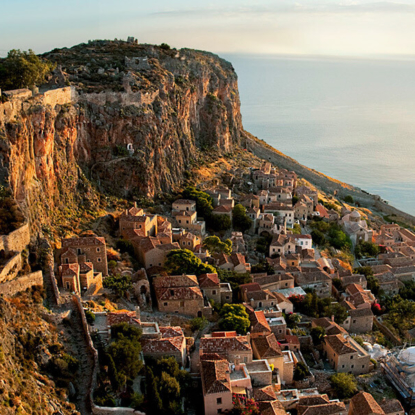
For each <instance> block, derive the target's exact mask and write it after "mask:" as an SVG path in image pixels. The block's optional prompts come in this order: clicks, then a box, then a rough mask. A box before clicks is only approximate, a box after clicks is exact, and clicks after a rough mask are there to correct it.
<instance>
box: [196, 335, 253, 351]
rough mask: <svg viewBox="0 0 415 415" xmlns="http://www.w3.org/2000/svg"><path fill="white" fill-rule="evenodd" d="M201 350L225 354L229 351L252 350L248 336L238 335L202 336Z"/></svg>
mask: <svg viewBox="0 0 415 415" xmlns="http://www.w3.org/2000/svg"><path fill="white" fill-rule="evenodd" d="M200 350H201V351H202V352H203V354H204V353H218V354H219V355H223V354H224V353H225V354H226V353H228V352H237V351H243V352H249V351H252V348H251V345H250V343H249V341H248V337H247V336H236V337H202V338H201V339H200Z"/></svg>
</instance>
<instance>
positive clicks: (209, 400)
mask: <svg viewBox="0 0 415 415" xmlns="http://www.w3.org/2000/svg"><path fill="white" fill-rule="evenodd" d="M247 180H248V186H250V190H252V192H250V193H249V194H233V192H232V190H231V189H229V188H227V187H224V186H218V187H215V188H213V189H206V191H202V190H199V189H195V188H189V189H186V190H185V191H184V193H183V196H182V198H180V199H176V200H175V201H174V202H173V203H172V206H171V211H170V214H168V215H164V216H163V215H159V214H154V213H150V212H146V209H143V208H141V207H140V206H137V204H135V205H134V206H132V207H131V208H127V209H125V211H123V212H120V214H119V216H118V230H117V236H118V240H117V243H116V245H115V246H114V247H108V246H107V243H106V240H105V238H103V237H100V236H97V235H95V234H93V233H92V232H91V233H90V234H88V235H86V236H80V237H73V238H67V239H64V240H63V241H62V248H61V250H60V251H59V252H57V254H56V255H55V259H57V261H58V264H57V265H56V267H55V268H56V277H57V282H58V285H59V287H60V291H61V295H63V296H64V295H70V294H73V293H76V294H78V295H80V296H82V301H83V307H84V310H85V313H86V317H87V320H88V323H89V324H88V329H89V332H90V335H91V337H92V339H93V341H94V346H95V347H96V349H97V350H98V351H99V353H107V354H108V353H109V354H111V352H110V351H109V349H108V348H111V347H114V346H113V344H114V343H117V342H120V339H121V340H125V338H124V336H125V337H128V335H131V333H130V332H129V330H128V327H129V328H130V330H132V332H134V330H135V329H139V331H137V333H139V344H140V354H139V355H140V360H141V363H140V368H141V369H140V370H135V371H131V372H130V373H129V374H128V372H129V371H130V369H128V368H121V367H116V368H115V369H113V370H115V372H116V373H117V374H118V375H120V374H123V375H124V376H125V379H124V381H120V380H118V383H117V382H114V381H113V380H112V379H111V376H114V374H112V375H111V373H110V371H109V369H108V364H103V363H102V362H101V360H102V359H101V356H100V362H101V363H100V368H99V382H98V387H97V390H96V391H95V395H94V397H95V400H96V402H99V403H100V404H101V405H102V406H114V404H115V403H116V404H117V405H118V404H119V402H120V401H121V398H120V394H119V392H120V391H122V390H124V392H125V390H126V385H127V384H128V382H131V384H132V383H133V384H134V387H133V390H134V391H135V392H137V393H138V394H142V395H144V396H145V397H146V399H149V400H152V401H151V402H153V404H154V405H156V406H157V405H159V410H160V411H161V409H162V408H164V406H163V405H166V402H160V396H161V392H160V391H158V390H157V389H160V388H162V385H161V384H160V385H159V386H154V385H155V383H154V377H153V372H157V371H159V372H160V370H161V369H160V367H162V368H164V367H165V366H166V365H167V366H171V365H173V366H175V367H176V370H175V374H174V373H173V372H174V371H170V372H169V371H168V370H167V369H166V370H165V371H162V372H160V375H159V378H155V379H158V380H159V382H163V381H164V382H165V381H166V380H165V379H164V376H165V377H166V378H167V377H168V378H169V379H170V381H171V382H170V384H169V385H170V386H169V387H170V390H169V393H167V394H165V395H164V396H167V397H169V400H170V401H171V402H170V407H169V408H170V409H169V410H170V411H172V412H170V413H176V411H177V413H180V408H185V409H186V411H187V412H188V413H201V412H198V411H199V410H200V408H201V400H202V399H203V410H204V413H205V414H206V415H213V414H218V413H241V414H245V413H260V414H267V415H268V414H279V415H282V414H285V413H299V414H304V413H306V412H307V414H310V413H327V414H346V413H348V414H350V415H355V414H356V415H357V414H359V415H360V414H371V413H376V414H396V415H397V414H403V413H404V406H405V410H408V409H409V408H410V407H411V406H412V405H413V404H414V403H415V398H414V397H413V392H414V390H415V378H414V377H413V373H414V371H415V347H409V346H410V342H411V340H410V339H411V330H413V329H414V327H415V323H414V322H413V315H410V313H411V311H407V310H405V311H401V310H400V309H399V306H400V307H401V309H402V308H403V306H402V304H398V305H396V304H394V301H392V300H391V298H396V297H394V296H396V295H398V294H399V293H401V292H402V291H405V290H406V291H409V290H410V289H411V288H412V287H413V286H414V284H415V282H414V281H415V234H414V233H412V232H411V231H409V230H408V229H406V228H403V227H401V226H400V225H397V224H393V223H391V224H386V223H384V224H380V225H379V224H377V225H376V227H371V226H370V223H371V222H370V221H369V220H368V218H367V217H364V216H362V215H364V214H363V213H361V210H360V209H357V208H355V207H353V201H352V200H347V202H348V203H344V204H341V203H339V202H338V201H337V200H336V199H334V198H333V199H332V200H331V201H327V200H322V199H320V195H319V192H318V191H317V190H315V189H314V188H312V187H308V186H306V185H303V184H301V183H300V181H299V179H298V178H297V175H296V174H295V173H294V172H292V171H287V170H283V169H279V170H278V169H277V168H275V167H273V166H272V165H271V164H270V163H268V162H264V163H263V165H262V166H261V168H260V169H257V170H254V169H251V176H250V177H248V179H247ZM208 230H209V233H208ZM344 252H348V253H349V259H350V252H353V253H355V254H356V257H353V256H352V259H350V260H349V262H348V257H347V255H346V254H344ZM131 258H132V259H133V261H131ZM399 298H400V297H399ZM405 298H406V299H408V298H410V297H404V299H405ZM109 299H111V300H112V301H109ZM401 300H402V299H401ZM402 301H404V300H402ZM396 302H398V301H396ZM114 304H117V306H115V307H114ZM385 311H386V313H385ZM412 311H413V310H412ZM405 312H406V313H407V314H406V315H405V316H403V315H400V316H398V317H395V318H396V319H397V320H399V321H401V320H400V319H399V318H401V319H402V318H407V319H408V320H410V321H411V322H412V325H411V327H406V328H404V327H400V326H399V324H398V323H393V320H391V319H388V315H391V314H396V313H398V314H399V313H400V314H402V313H405ZM391 322H392V324H391ZM133 328H134V329H133ZM120 332H122V333H124V335H121V336H120V334H119V333H120ZM128 333H129V334H128ZM134 333H135V332H134ZM105 348H107V352H105ZM114 348H115V347H114ZM120 356H121V357H120ZM122 356H123V355H122V353H121V354H120V352H119V351H118V355H117V353H115V354H114V355H113V364H114V362H115V366H117V360H122ZM172 359H173V360H172ZM127 362H128V359H126V362H125V363H124V365H127V364H129V363H127ZM160 362H162V363H160ZM163 362H164V363H163ZM168 362H170V363H168ZM146 365H148V367H151V369H152V372H151V375H150V376H149V374H148V373H149V372H150V370H147V371H144V370H143V369H142V367H143V366H146ZM158 365H159V366H158ZM167 366H166V367H167ZM178 370H180V371H181V372H180V373H183V374H182V375H181V376H183V378H184V379H187V380H186V381H183V379H181V378H180V379H176V377H177V376H178V375H177V373H178ZM144 372H146V374H143V373H144ZM161 375H162V376H163V380H162V379H161ZM179 377H180V376H179ZM385 377H386V378H387V379H388V381H387V382H386V381H385ZM128 378H129V380H128ZM173 378H174V379H173ZM359 378H361V379H362V380H359V381H358V382H357V381H356V379H359ZM140 379H141V380H140ZM365 379H368V381H365ZM126 381H127V383H125V382H126ZM186 382H188V383H191V384H192V388H194V387H196V388H197V389H198V392H194V391H193V392H192V394H193V395H194V396H193V397H183V396H182V395H181V394H180V393H179V392H178V390H180V387H181V388H184V387H186V386H185V384H186ZM151 383H152V384H151ZM114 384H117V386H116V387H114ZM123 385H124V386H123ZM379 385H381V386H379ZM130 386H131V385H130ZM153 386H154V389H155V390H150V389H151V388H152V387H153ZM381 387H382V388H384V390H385V393H384V394H379V393H378V389H380V388H381ZM130 389H131V388H130ZM171 389H174V390H171ZM386 391H387V392H388V393H389V395H388V394H387V393H386ZM195 396H196V397H197V396H200V397H201V398H202V399H200V401H199V407H198V406H197V404H195V403H194V402H192V399H193V400H194V399H195ZM382 397H383V400H382ZM350 398H351V399H350ZM375 398H376V399H375ZM385 398H386V399H385ZM111 402H113V404H111ZM402 404H403V405H404V406H402ZM197 408H199V409H197ZM232 411H233V412H232ZM293 411H294V412H293ZM154 413H157V412H154Z"/></svg>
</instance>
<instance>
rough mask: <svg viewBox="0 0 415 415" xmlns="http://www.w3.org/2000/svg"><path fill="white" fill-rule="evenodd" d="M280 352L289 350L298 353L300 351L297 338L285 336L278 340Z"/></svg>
mask: <svg viewBox="0 0 415 415" xmlns="http://www.w3.org/2000/svg"><path fill="white" fill-rule="evenodd" d="M279 343H280V347H281V350H291V351H292V352H299V351H300V349H301V343H300V339H299V338H298V336H295V335H286V336H285V337H284V339H282V340H280V342H279Z"/></svg>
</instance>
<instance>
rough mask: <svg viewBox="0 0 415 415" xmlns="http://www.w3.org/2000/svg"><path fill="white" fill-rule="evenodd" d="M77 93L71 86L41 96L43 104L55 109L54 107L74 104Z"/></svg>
mask: <svg viewBox="0 0 415 415" xmlns="http://www.w3.org/2000/svg"><path fill="white" fill-rule="evenodd" d="M76 100H77V93H76V89H75V87H73V86H67V87H65V88H58V89H51V90H50V91H46V92H45V93H44V94H43V103H44V104H45V105H50V106H51V107H52V108H55V107H56V105H65V104H69V103H70V102H76Z"/></svg>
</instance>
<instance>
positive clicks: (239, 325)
mask: <svg viewBox="0 0 415 415" xmlns="http://www.w3.org/2000/svg"><path fill="white" fill-rule="evenodd" d="M220 316H221V320H220V322H219V325H220V327H221V329H222V330H232V331H233V330H234V331H236V332H237V333H238V334H246V332H247V331H248V329H249V326H250V321H249V316H248V313H247V312H246V310H245V307H244V306H243V305H242V304H224V305H223V307H222V310H221V312H220Z"/></svg>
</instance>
